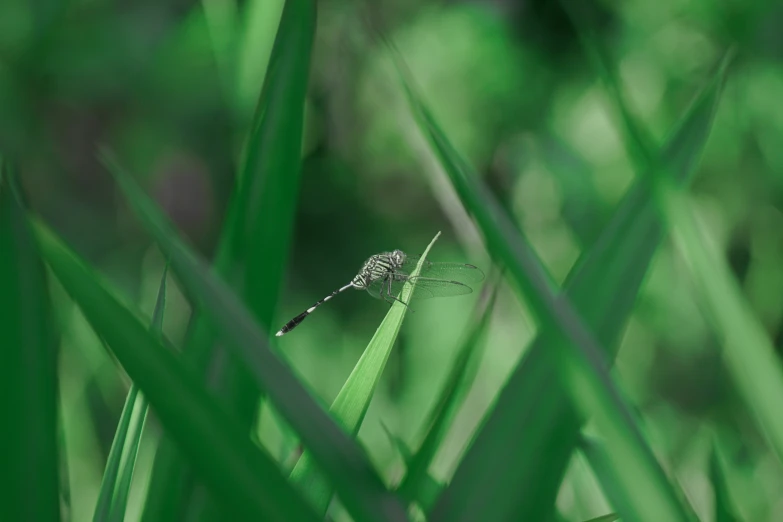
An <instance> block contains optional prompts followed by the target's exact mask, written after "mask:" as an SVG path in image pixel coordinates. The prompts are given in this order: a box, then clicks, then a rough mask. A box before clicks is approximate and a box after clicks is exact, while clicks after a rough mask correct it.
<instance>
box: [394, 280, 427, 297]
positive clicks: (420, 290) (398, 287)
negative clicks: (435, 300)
mask: <svg viewBox="0 0 783 522" xmlns="http://www.w3.org/2000/svg"><path fill="white" fill-rule="evenodd" d="M407 280H408V278H407V277H406V278H395V280H394V281H392V295H394V296H395V297H400V294H401V293H402V287H403V286H405V281H407ZM432 297H435V296H434V295H433V294H432V292H430V291H429V290H428V289H427V288H424V287H419V286H418V285H416V288H415V289H414V291H413V301H421V300H423V299H430V298H432Z"/></svg>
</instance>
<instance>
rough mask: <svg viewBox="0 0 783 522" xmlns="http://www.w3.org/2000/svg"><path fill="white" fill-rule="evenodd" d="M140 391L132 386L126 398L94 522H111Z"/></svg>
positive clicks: (102, 480) (112, 444)
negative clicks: (121, 464) (131, 423)
mask: <svg viewBox="0 0 783 522" xmlns="http://www.w3.org/2000/svg"><path fill="white" fill-rule="evenodd" d="M138 393H139V390H138V388H137V387H136V385H132V386H131V389H130V390H129V391H128V395H127V396H126V397H125V405H124V406H123V408H122V413H121V414H120V421H119V423H117V431H116V432H115V433H114V440H113V441H112V443H111V450H109V457H108V458H107V459H106V468H105V469H104V471H103V478H102V479H101V489H100V491H99V492H98V501H97V502H96V504H95V512H94V514H93V517H92V519H93V522H103V521H107V520H109V516H110V514H111V509H112V501H113V499H114V491H115V490H116V488H117V482H118V478H119V474H120V463H121V461H122V452H123V450H124V449H125V440H126V438H127V436H128V427H129V426H130V422H131V416H132V415H131V414H132V412H133V409H134V408H135V407H136V397H137V396H138Z"/></svg>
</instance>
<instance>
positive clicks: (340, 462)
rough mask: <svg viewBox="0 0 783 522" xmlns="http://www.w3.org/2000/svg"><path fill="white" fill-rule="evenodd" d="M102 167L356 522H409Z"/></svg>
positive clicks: (176, 243)
mask: <svg viewBox="0 0 783 522" xmlns="http://www.w3.org/2000/svg"><path fill="white" fill-rule="evenodd" d="M103 161H104V163H105V164H106V166H107V168H108V169H109V171H110V172H111V173H112V174H113V175H114V177H115V179H116V180H117V182H118V183H119V185H120V187H121V188H122V189H123V192H125V194H126V196H127V198H128V202H129V203H130V205H131V207H132V208H133V210H134V211H135V212H136V214H137V215H138V217H139V218H140V219H141V220H142V222H143V223H144V224H145V226H146V227H147V229H148V231H149V232H150V234H152V236H153V237H154V238H155V239H156V240H157V242H158V245H159V246H160V248H161V250H163V252H164V253H165V254H166V255H167V256H168V257H169V258H170V260H171V266H172V268H173V269H174V271H175V273H176V274H177V275H178V276H179V278H180V281H181V283H182V285H183V287H184V288H185V290H186V291H187V292H189V294H190V295H191V296H192V297H193V298H194V299H195V301H196V302H197V303H198V304H199V305H200V306H202V307H203V310H204V313H206V314H208V315H209V318H210V319H211V320H212V321H213V323H214V325H215V327H216V328H217V329H218V330H219V331H220V334H221V337H222V338H223V339H224V340H225V342H226V343H227V346H228V347H229V348H231V349H232V351H233V353H234V355H235V356H236V357H237V358H239V359H240V360H241V361H243V363H244V364H245V366H246V367H247V369H248V370H249V371H251V372H252V374H253V377H254V378H255V379H256V384H257V385H258V386H259V387H260V388H261V389H262V390H264V391H265V392H266V393H267V395H268V397H269V399H270V400H271V401H272V403H273V404H274V406H275V408H276V409H277V411H278V412H280V414H281V415H282V416H283V417H284V418H285V419H286V420H287V421H288V422H289V424H290V425H291V427H292V428H293V429H294V430H295V431H296V432H297V433H298V434H299V436H300V437H301V438H302V442H303V444H304V445H305V447H306V448H307V449H308V450H309V451H310V452H312V454H313V457H314V458H315V460H316V463H317V464H318V465H319V467H320V468H321V469H322V470H323V471H324V473H326V474H328V475H329V478H330V480H332V481H333V484H334V485H335V489H336V490H337V493H338V494H339V495H340V499H341V500H342V503H343V505H344V506H345V507H346V509H348V511H349V512H350V513H351V514H352V515H353V516H354V517H355V519H357V520H368V521H369V520H404V519H405V510H404V508H403V506H402V505H401V503H400V502H399V501H398V500H397V498H396V497H395V496H394V495H393V494H392V493H390V492H389V491H387V490H386V488H385V486H384V485H383V482H382V481H381V479H380V477H379V476H378V474H377V472H376V471H375V470H374V469H373V468H372V466H371V465H370V464H369V462H368V461H367V458H366V457H365V455H364V453H363V452H362V451H361V449H360V448H359V446H358V445H357V444H356V443H355V442H354V441H353V440H351V439H350V438H349V436H348V435H347V434H346V433H345V432H344V431H342V430H341V429H340V428H339V427H338V426H337V424H335V422H334V421H333V420H332V419H331V418H330V417H329V415H328V414H327V413H326V412H325V411H324V410H323V409H322V408H321V406H320V405H319V404H318V403H317V402H316V401H315V400H314V399H313V397H311V396H310V395H309V393H308V392H307V391H306V390H305V389H304V388H303V387H302V384H301V383H300V382H299V381H298V380H297V379H296V378H295V377H294V375H293V373H292V371H291V369H290V368H289V367H288V366H287V365H285V364H284V363H283V362H282V361H281V360H280V359H279V358H278V357H277V355H276V354H275V353H274V352H272V351H271V349H270V348H269V343H268V341H267V335H268V334H267V333H266V332H265V331H264V330H263V329H262V328H261V327H260V326H259V325H258V324H257V323H256V321H255V320H254V319H253V317H252V316H251V314H250V313H249V311H248V310H247V309H246V308H244V307H243V306H242V304H241V303H240V302H239V300H238V298H237V297H236V296H235V295H234V294H232V293H231V291H230V290H229V289H228V288H227V286H226V285H225V283H223V282H222V281H221V280H220V279H219V278H217V277H216V276H215V275H214V274H213V273H212V272H211V271H210V270H209V268H208V267H207V265H206V263H205V262H204V260H203V259H201V258H199V257H197V255H196V254H195V253H194V252H193V251H192V250H191V249H190V248H188V247H187V246H185V244H184V242H183V241H182V240H181V239H179V238H178V237H177V235H176V234H175V233H174V231H173V230H172V228H171V224H170V223H168V222H167V221H166V219H165V218H164V217H163V215H162V214H161V212H160V210H159V209H157V208H156V207H155V206H154V205H153V203H152V202H151V201H150V200H149V198H148V197H147V196H146V195H145V194H144V193H143V192H142V191H141V189H140V188H139V186H138V185H137V184H136V183H135V181H134V180H133V179H132V178H131V177H130V176H129V175H128V174H127V173H125V172H124V171H123V170H122V169H121V168H120V167H119V165H117V163H116V161H115V160H114V159H113V158H112V157H111V156H110V155H108V154H104V157H103Z"/></svg>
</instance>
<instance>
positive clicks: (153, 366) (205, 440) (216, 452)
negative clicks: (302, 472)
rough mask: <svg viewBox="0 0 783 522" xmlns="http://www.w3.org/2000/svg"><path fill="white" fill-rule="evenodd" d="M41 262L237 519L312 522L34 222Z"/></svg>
mask: <svg viewBox="0 0 783 522" xmlns="http://www.w3.org/2000/svg"><path fill="white" fill-rule="evenodd" d="M32 224H33V230H34V231H35V234H36V237H37V239H38V244H39V245H40V248H41V251H42V253H43V256H44V258H45V259H46V261H47V263H48V264H49V266H50V267H51V268H52V271H53V272H54V273H55V274H56V276H57V279H58V280H59V281H60V283H61V284H62V286H63V288H65V290H66V291H67V292H68V293H69V294H70V295H71V297H72V298H73V299H74V301H75V302H76V303H77V304H78V305H79V307H80V308H81V310H82V312H83V313H84V316H85V317H86V318H87V320H88V321H89V323H90V325H91V326H92V327H93V328H94V329H95V331H96V333H97V334H98V335H99V336H101V337H102V338H103V339H105V341H106V343H107V344H108V346H109V347H110V348H111V350H112V352H113V353H114V355H115V356H116V357H117V359H118V360H119V361H120V363H121V364H122V366H123V368H124V369H125V371H126V372H127V373H128V375H129V376H130V377H131V379H132V380H133V381H134V382H135V383H136V384H137V385H138V386H139V388H140V390H142V391H143V392H144V394H145V396H146V397H147V399H148V400H149V401H150V404H151V405H152V406H153V408H155V411H156V413H157V415H158V417H159V418H160V421H161V423H162V424H163V426H164V428H165V429H166V431H167V433H169V434H170V435H171V437H172V438H173V439H174V440H175V441H176V442H177V444H178V447H179V448H180V450H181V451H182V452H183V454H184V455H186V456H187V457H188V459H189V460H188V462H189V463H190V464H192V466H193V467H194V469H195V470H196V471H198V472H199V474H200V476H201V478H202V479H203V480H204V481H205V482H206V483H207V485H208V486H209V487H210V488H211V490H212V491H213V492H214V493H215V494H216V495H217V496H218V497H220V498H221V499H222V500H223V501H224V502H225V505H226V506H228V507H229V508H230V509H231V511H232V514H233V515H234V516H236V517H239V518H240V519H249V518H253V519H257V520H269V519H272V520H278V519H279V520H300V519H301V520H317V517H315V514H314V513H313V511H312V510H311V509H310V508H309V507H308V506H307V504H306V503H304V502H302V501H301V497H300V496H299V495H298V493H297V492H296V491H294V489H293V488H292V486H291V485H290V484H289V483H288V481H287V480H286V479H285V478H284V477H283V476H282V474H281V473H280V470H279V469H278V468H277V466H276V464H275V463H274V462H273V460H272V459H271V457H269V456H268V455H267V454H266V453H264V452H263V451H262V450H260V449H259V448H257V447H255V446H254V445H253V444H252V442H251V441H250V438H249V436H248V435H247V434H246V432H244V431H243V430H242V429H241V427H240V426H239V425H238V424H237V422H236V421H235V420H234V419H232V418H231V417H230V416H228V415H227V414H226V413H225V411H224V410H222V409H221V408H220V407H219V406H218V404H217V402H216V400H215V399H214V398H213V397H212V396H210V395H209V393H207V391H206V390H205V388H204V385H203V384H201V382H200V381H199V379H198V377H197V376H196V375H195V373H194V372H193V371H192V370H191V369H190V368H188V367H187V366H186V365H185V364H183V363H182V361H181V360H180V359H179V358H178V357H177V356H176V355H175V354H174V352H173V350H172V349H171V348H170V347H169V346H166V344H165V343H164V342H163V341H162V340H160V339H159V338H157V337H156V336H154V335H153V334H152V333H150V332H149V330H148V329H147V328H146V327H144V326H143V325H142V322H141V320H140V319H139V317H138V315H137V314H134V313H133V312H131V311H130V310H128V309H127V308H125V307H124V306H123V305H122V304H120V302H119V301H118V300H117V299H116V298H115V297H114V296H113V294H112V293H111V292H110V291H109V290H108V289H107V287H105V286H104V284H102V283H101V282H100V279H99V278H98V276H97V275H96V274H94V273H93V272H92V271H91V270H90V269H89V268H88V267H87V266H86V265H85V264H84V263H83V262H82V261H81V260H80V259H79V258H78V257H77V256H76V255H75V254H74V253H73V252H71V251H70V250H69V249H68V248H67V247H66V246H65V245H64V244H63V243H62V242H61V241H60V240H59V239H58V238H57V237H56V236H55V235H54V234H53V233H52V232H51V231H49V229H48V228H47V227H46V226H45V225H44V224H42V223H41V222H40V221H37V220H33V221H32Z"/></svg>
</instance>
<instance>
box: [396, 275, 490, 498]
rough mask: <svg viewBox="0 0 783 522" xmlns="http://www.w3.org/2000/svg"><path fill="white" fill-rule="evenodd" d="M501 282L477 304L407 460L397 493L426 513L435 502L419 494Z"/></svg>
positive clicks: (466, 384)
mask: <svg viewBox="0 0 783 522" xmlns="http://www.w3.org/2000/svg"><path fill="white" fill-rule="evenodd" d="M500 282H501V278H500V274H498V277H495V278H493V280H492V281H491V282H490V284H488V285H487V286H485V287H484V288H485V290H484V292H485V293H484V295H483V296H482V298H481V299H480V300H479V302H478V303H477V304H476V309H475V310H474V313H473V317H472V319H471V323H470V326H469V327H468V334H467V336H466V337H465V339H464V341H463V342H462V346H461V347H460V349H459V351H458V352H457V356H456V357H455V359H454V363H453V364H452V366H451V370H450V371H449V374H448V376H447V377H446V382H445V384H444V385H443V389H442V390H441V393H440V396H439V398H438V401H437V402H436V403H435V406H434V407H433V409H432V411H431V412H430V414H429V415H428V417H427V420H426V422H425V425H424V426H425V428H426V431H425V435H424V438H423V441H422V443H421V445H420V446H419V449H418V450H417V451H416V453H415V454H414V455H413V456H412V457H411V458H410V459H406V465H407V470H406V472H405V476H404V477H403V480H402V482H401V483H400V486H399V488H398V491H399V492H400V494H401V495H402V496H403V497H404V498H406V499H407V500H410V501H415V502H418V503H419V505H420V506H421V507H422V508H423V509H425V510H428V509H429V508H431V507H432V505H431V504H430V503H429V501H432V500H434V497H433V496H432V495H427V497H426V498H422V497H421V495H420V493H422V492H427V491H430V489H429V488H427V487H426V485H427V484H429V483H430V482H431V481H432V477H431V476H430V474H429V467H430V464H431V463H432V460H433V459H434V458H435V454H436V453H437V451H438V449H439V448H440V443H441V441H442V440H443V438H444V436H445V435H446V433H447V431H448V428H449V425H450V424H451V421H452V420H453V418H454V415H456V412H457V409H458V408H459V406H460V405H461V403H462V399H463V398H464V397H465V394H466V393H467V392H468V390H470V387H471V385H472V384H473V379H474V377H475V376H476V371H477V369H478V363H477V360H476V359H477V358H478V357H480V352H481V346H482V344H483V337H484V334H485V333H486V330H487V326H488V325H489V320H490V318H491V312H492V309H493V308H494V305H495V299H496V298H497V294H498V289H499V287H500ZM469 363H473V364H469Z"/></svg>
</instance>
